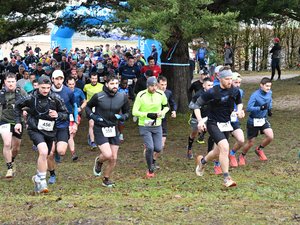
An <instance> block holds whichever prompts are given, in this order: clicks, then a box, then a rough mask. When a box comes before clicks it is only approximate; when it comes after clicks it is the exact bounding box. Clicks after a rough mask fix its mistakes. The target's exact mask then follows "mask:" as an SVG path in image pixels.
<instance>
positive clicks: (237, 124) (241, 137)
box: [229, 72, 245, 167]
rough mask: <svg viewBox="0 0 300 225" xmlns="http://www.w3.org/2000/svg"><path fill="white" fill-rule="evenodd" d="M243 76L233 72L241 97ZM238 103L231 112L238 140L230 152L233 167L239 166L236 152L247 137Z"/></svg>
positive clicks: (233, 81)
mask: <svg viewBox="0 0 300 225" xmlns="http://www.w3.org/2000/svg"><path fill="white" fill-rule="evenodd" d="M241 82H242V78H241V75H240V74H239V73H237V72H234V73H232V86H233V87H235V88H238V89H239V91H240V94H241V97H242V98H243V97H244V91H243V90H242V89H241V88H240V87H241ZM236 110H237V108H236V104H235V105H234V111H233V112H232V114H231V126H232V128H233V131H232V132H231V134H232V136H233V137H234V138H235V140H236V142H235V143H234V145H233V147H232V149H231V150H230V153H229V165H230V166H231V167H237V166H238V162H237V160H236V157H235V154H236V152H237V151H238V150H239V149H240V148H241V147H242V146H243V145H244V142H245V137H244V132H243V131H242V129H241V124H240V122H239V120H238V118H237V116H236Z"/></svg>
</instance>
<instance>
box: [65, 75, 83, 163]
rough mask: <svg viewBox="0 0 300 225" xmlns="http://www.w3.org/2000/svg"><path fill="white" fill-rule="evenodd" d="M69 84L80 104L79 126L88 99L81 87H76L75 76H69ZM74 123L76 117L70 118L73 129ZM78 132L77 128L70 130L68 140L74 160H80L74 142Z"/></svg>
mask: <svg viewBox="0 0 300 225" xmlns="http://www.w3.org/2000/svg"><path fill="white" fill-rule="evenodd" d="M67 86H68V87H69V88H70V89H71V91H73V93H74V100H75V103H76V105H77V106H78V116H77V126H79V124H80V121H81V114H82V112H83V110H84V108H85V107H86V103H87V101H86V98H85V95H84V93H83V91H82V90H81V89H80V88H77V87H75V86H76V80H75V78H74V77H68V78H67ZM74 123H75V121H74V118H70V129H72V128H73V127H74ZM76 132H77V130H72V132H70V138H69V141H68V144H69V149H70V152H71V154H72V160H73V161H76V160H78V156H77V154H76V152H75V142H74V137H75V135H76Z"/></svg>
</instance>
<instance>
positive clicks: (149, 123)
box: [144, 120, 154, 127]
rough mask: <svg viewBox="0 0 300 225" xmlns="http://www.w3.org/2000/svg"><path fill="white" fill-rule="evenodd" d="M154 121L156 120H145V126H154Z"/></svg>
mask: <svg viewBox="0 0 300 225" xmlns="http://www.w3.org/2000/svg"><path fill="white" fill-rule="evenodd" d="M153 123H154V120H145V121H144V125H145V126H148V127H149V126H153Z"/></svg>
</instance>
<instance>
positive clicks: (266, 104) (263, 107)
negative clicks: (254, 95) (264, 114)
mask: <svg viewBox="0 0 300 225" xmlns="http://www.w3.org/2000/svg"><path fill="white" fill-rule="evenodd" d="M267 108H268V103H265V104H263V105H262V106H260V110H266V109H267Z"/></svg>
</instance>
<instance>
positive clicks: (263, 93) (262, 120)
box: [239, 77, 274, 166]
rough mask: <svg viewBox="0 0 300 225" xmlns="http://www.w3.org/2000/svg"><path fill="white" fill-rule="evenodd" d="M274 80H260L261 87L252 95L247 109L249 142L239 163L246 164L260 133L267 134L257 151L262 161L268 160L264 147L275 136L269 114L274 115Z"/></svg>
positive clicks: (265, 78)
mask: <svg viewBox="0 0 300 225" xmlns="http://www.w3.org/2000/svg"><path fill="white" fill-rule="evenodd" d="M271 86H272V80H271V79H269V78H267V77H264V78H262V79H261V81H260V88H259V89H258V90H256V91H255V92H253V93H252V95H251V96H250V99H249V102H248V106H247V111H248V112H249V113H250V114H249V117H248V121H247V139H248V140H247V143H246V144H245V145H244V147H243V149H242V154H241V155H240V156H239V165H240V166H244V165H246V157H245V156H246V154H247V152H248V150H249V149H250V148H251V147H252V146H253V145H254V141H255V138H256V137H257V136H258V133H259V132H260V133H261V134H264V135H265V138H264V139H263V140H262V142H261V144H260V145H259V146H257V147H256V148H255V153H256V154H257V155H258V156H259V159H260V160H261V161H266V160H268V159H267V157H266V155H265V153H264V151H263V149H264V148H265V147H266V146H267V145H268V144H270V143H271V141H272V140H273V138H274V134H273V130H272V128H271V124H270V123H269V121H268V118H267V116H272V91H271Z"/></svg>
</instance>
